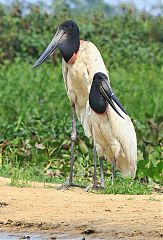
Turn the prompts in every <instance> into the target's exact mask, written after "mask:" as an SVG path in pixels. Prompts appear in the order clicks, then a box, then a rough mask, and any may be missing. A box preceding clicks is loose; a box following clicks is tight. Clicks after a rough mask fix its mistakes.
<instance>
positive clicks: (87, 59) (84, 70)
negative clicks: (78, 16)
mask: <svg viewBox="0 0 163 240" xmlns="http://www.w3.org/2000/svg"><path fill="white" fill-rule="evenodd" d="M97 72H103V73H105V74H106V75H107V76H108V73H107V70H106V67H105V64H104V62H103V59H102V57H101V54H100V52H99V50H98V49H97V47H96V46H95V45H94V44H93V43H92V42H88V41H81V43H80V48H79V51H78V56H77V59H76V61H75V62H74V63H73V64H68V63H66V62H65V61H64V59H63V61H62V73H63V78H64V82H65V86H66V91H67V95H68V97H69V100H70V102H71V104H72V105H75V110H76V114H77V116H78V119H79V121H80V122H81V123H82V125H83V127H84V124H86V123H84V122H85V115H86V114H85V111H86V104H87V101H88V97H89V92H90V88H91V84H92V80H93V76H94V74H95V73H97ZM84 129H85V128H84ZM87 135H88V134H87ZM89 137H90V136H89Z"/></svg>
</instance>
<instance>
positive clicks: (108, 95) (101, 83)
mask: <svg viewBox="0 0 163 240" xmlns="http://www.w3.org/2000/svg"><path fill="white" fill-rule="evenodd" d="M114 103H116V105H117V106H115V105H114ZM89 104H90V107H91V108H92V109H93V110H94V111H95V112H97V113H104V112H105V111H106V107H107V104H109V105H110V106H111V107H112V108H113V109H114V111H115V112H116V113H117V114H118V115H119V116H121V117H122V118H123V116H122V114H123V113H125V114H127V113H126V111H125V109H124V108H123V106H122V105H121V104H120V102H119V101H118V99H117V98H116V96H115V94H114V92H113V91H112V89H111V86H110V83H109V81H108V78H107V76H106V75H105V74H104V73H102V72H97V73H96V74H95V75H94V77H93V82H92V86H91V90H90V94H89ZM120 112H121V113H120Z"/></svg>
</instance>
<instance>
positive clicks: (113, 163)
mask: <svg viewBox="0 0 163 240" xmlns="http://www.w3.org/2000/svg"><path fill="white" fill-rule="evenodd" d="M115 168H116V162H115V158H113V160H112V185H113V184H114V178H115Z"/></svg>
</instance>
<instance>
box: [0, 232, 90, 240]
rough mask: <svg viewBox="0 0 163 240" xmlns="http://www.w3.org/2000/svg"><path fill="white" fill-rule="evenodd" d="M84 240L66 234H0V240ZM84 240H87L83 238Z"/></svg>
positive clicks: (81, 237)
mask: <svg viewBox="0 0 163 240" xmlns="http://www.w3.org/2000/svg"><path fill="white" fill-rule="evenodd" d="M53 239H56V240H82V239H83V240H84V237H83V236H80V237H73V236H72V237H70V236H69V235H67V234H46V233H27V232H24V233H22V232H21V233H11V232H10V233H7V232H0V240H53ZM85 240H89V239H88V238H85Z"/></svg>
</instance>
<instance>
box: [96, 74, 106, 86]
mask: <svg viewBox="0 0 163 240" xmlns="http://www.w3.org/2000/svg"><path fill="white" fill-rule="evenodd" d="M103 81H108V78H107V76H106V75H105V74H104V73H102V72H97V73H95V75H94V76H93V84H94V85H96V86H97V87H98V88H99V87H100V85H101V83H102V82H103Z"/></svg>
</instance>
